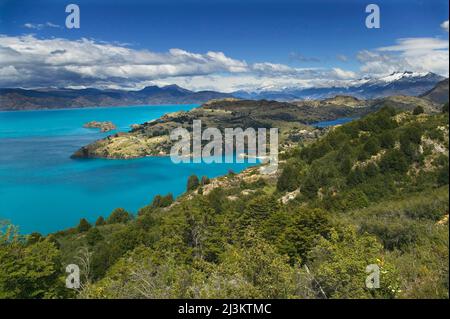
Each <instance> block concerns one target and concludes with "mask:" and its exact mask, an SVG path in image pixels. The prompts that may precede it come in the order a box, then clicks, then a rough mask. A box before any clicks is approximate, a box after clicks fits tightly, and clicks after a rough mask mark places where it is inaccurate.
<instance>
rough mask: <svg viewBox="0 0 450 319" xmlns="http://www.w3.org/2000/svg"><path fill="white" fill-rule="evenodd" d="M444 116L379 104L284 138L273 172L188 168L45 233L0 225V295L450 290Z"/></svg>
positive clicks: (438, 293)
mask: <svg viewBox="0 0 450 319" xmlns="http://www.w3.org/2000/svg"><path fill="white" fill-rule="evenodd" d="M448 121H449V117H448V104H447V105H446V106H444V108H443V110H442V112H441V113H436V114H426V113H424V110H423V109H421V108H420V107H419V108H416V109H415V110H414V111H412V112H399V111H397V110H396V109H395V108H391V107H384V108H382V109H381V110H379V111H377V112H375V113H372V114H369V115H367V116H365V117H363V118H361V119H359V120H355V121H353V122H350V123H348V124H345V125H342V126H336V127H333V128H330V129H328V130H327V131H326V133H324V134H323V135H322V136H320V137H319V138H317V139H315V140H312V141H298V142H297V143H296V145H295V146H294V147H290V148H287V149H285V150H283V151H282V152H281V153H280V169H279V171H278V173H277V174H276V175H262V174H260V173H259V170H258V167H253V168H250V169H247V170H246V171H244V172H242V173H238V174H237V173H233V172H231V171H230V172H229V174H228V175H226V176H223V177H220V178H218V179H209V178H207V177H202V176H191V177H190V178H189V180H188V181H186V192H185V193H184V194H183V195H181V196H180V197H178V198H174V197H173V196H172V195H171V194H161V195H159V196H156V197H155V198H154V199H153V201H152V202H151V203H149V205H148V206H146V207H143V208H142V209H140V210H139V212H138V213H137V214H135V215H133V214H131V213H129V212H127V211H126V210H124V209H122V208H117V209H115V210H114V211H113V212H111V213H110V214H109V215H108V216H106V215H105V216H104V217H99V218H98V220H96V221H88V220H86V219H82V220H81V221H80V222H79V224H78V225H74V227H73V228H71V229H67V230H64V231H60V232H57V233H54V234H49V235H46V236H42V235H40V234H38V233H33V234H30V235H27V236H22V235H20V233H19V232H18V230H17V229H16V228H15V227H14V226H13V225H9V224H6V223H5V224H4V225H3V226H1V231H0V298H93V299H96V298H283V299H284V298H300V299H305V298H306V299H310V298H320V299H333V298H338V299H339V298H363V299H367V298H389V299H390V298H449V287H448V284H449V278H448V269H449V265H448V263H449V256H448V254H449V245H448V240H449V227H448V211H449V208H448V206H449V193H448V192H449V189H448V187H449V186H448V182H449V175H448V174H449V162H448V153H449V145H448V143H449V134H448V132H449V131H448V125H449V123H448ZM69 264H77V265H79V267H80V269H81V287H80V288H79V289H75V290H73V289H67V288H66V287H65V280H66V277H67V275H68V273H66V266H67V265H69ZM372 264H375V265H377V266H379V269H380V287H379V288H377V289H369V288H367V286H366V278H367V276H368V273H367V272H366V267H367V266H368V265H372Z"/></svg>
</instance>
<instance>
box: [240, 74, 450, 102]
mask: <svg viewBox="0 0 450 319" xmlns="http://www.w3.org/2000/svg"><path fill="white" fill-rule="evenodd" d="M444 79H445V78H444V77H442V76H440V75H438V74H435V73H431V72H428V73H415V72H410V71H405V72H394V73H392V74H390V75H388V76H384V77H379V78H367V77H366V78H362V79H358V80H354V81H351V82H349V83H348V84H347V85H346V86H333V87H312V88H295V87H288V88H283V89H279V90H271V89H262V90H256V91H252V92H248V91H237V92H234V93H233V95H234V96H235V97H237V98H244V99H257V100H260V99H268V100H277V101H293V100H317V99H324V98H331V97H334V96H336V95H348V96H354V97H357V98H360V99H374V98H382V97H386V96H392V95H410V96H419V95H421V94H423V93H425V92H427V91H428V90H431V89H433V88H434V87H435V86H436V84H437V83H439V82H441V81H443V80H444Z"/></svg>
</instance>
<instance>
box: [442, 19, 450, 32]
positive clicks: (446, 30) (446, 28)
mask: <svg viewBox="0 0 450 319" xmlns="http://www.w3.org/2000/svg"><path fill="white" fill-rule="evenodd" d="M441 28H442V29H443V30H444V31H445V32H447V33H448V28H449V25H448V20H447V21H444V22H442V24H441Z"/></svg>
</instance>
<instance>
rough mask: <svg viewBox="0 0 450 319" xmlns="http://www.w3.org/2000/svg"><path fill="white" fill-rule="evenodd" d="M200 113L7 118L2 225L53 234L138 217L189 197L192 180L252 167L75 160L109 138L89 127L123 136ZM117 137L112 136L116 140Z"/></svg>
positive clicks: (162, 109) (153, 109)
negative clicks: (163, 197) (165, 197)
mask: <svg viewBox="0 0 450 319" xmlns="http://www.w3.org/2000/svg"><path fill="white" fill-rule="evenodd" d="M193 107H195V105H177V106H145V107H143V106H139V107H137V106H128V107H114V108H90V109H75V110H52V111H24V112H0V220H5V219H6V220H8V221H10V222H12V223H13V224H15V225H18V226H19V227H20V230H21V232H22V233H30V232H33V231H38V232H41V233H49V232H54V231H57V230H61V229H64V228H68V227H72V226H75V225H76V224H77V223H78V221H79V219H80V218H82V217H86V218H87V219H89V220H90V221H95V219H96V218H97V217H98V216H100V215H103V216H105V217H106V216H108V215H109V213H110V212H111V211H112V210H113V209H114V208H117V207H123V208H125V209H127V210H129V211H131V212H133V213H135V212H136V211H137V210H138V209H139V208H140V207H143V206H145V205H147V204H149V203H150V202H151V201H152V199H153V197H154V196H155V195H156V194H167V193H169V192H171V193H173V194H174V195H175V196H176V195H179V194H181V193H182V192H184V190H185V186H186V180H187V178H188V176H189V175H191V174H197V175H199V176H203V175H207V176H209V177H216V176H219V175H223V174H226V173H227V172H228V170H229V169H232V170H233V171H236V172H237V171H240V170H242V169H244V168H245V167H248V166H249V164H214V165H206V164H177V165H176V164H173V163H172V162H171V160H170V158H168V157H162V158H144V159H136V160H103V159H78V160H75V159H71V158H70V155H71V154H72V153H73V152H74V151H75V150H77V149H78V148H80V147H81V146H83V145H86V144H88V143H90V142H92V141H94V140H97V139H99V138H102V137H104V136H106V135H107V133H99V132H98V131H97V130H92V129H85V128H83V127H82V126H83V124H84V123H86V122H88V121H93V120H95V121H112V122H114V123H115V124H116V125H117V127H118V130H119V131H128V130H129V127H130V125H131V124H135V123H143V122H145V121H149V120H152V119H155V118H158V117H160V116H162V115H163V114H166V113H170V112H175V111H179V110H190V109H192V108H193ZM109 134H111V133H109Z"/></svg>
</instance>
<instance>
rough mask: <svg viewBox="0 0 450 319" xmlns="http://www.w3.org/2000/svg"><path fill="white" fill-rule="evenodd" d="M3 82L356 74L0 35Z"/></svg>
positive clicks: (140, 82) (249, 83)
mask: <svg viewBox="0 0 450 319" xmlns="http://www.w3.org/2000/svg"><path fill="white" fill-rule="evenodd" d="M0 75H1V76H0V87H48V86H52V87H75V86H76V87H114V88H120V87H126V88H142V87H143V86H145V85H149V84H154V83H161V84H163V83H164V84H173V83H176V84H180V85H182V86H184V87H186V88H190V89H206V88H207V89H214V90H220V91H232V90H235V89H252V88H258V87H262V86H264V87H269V86H277V87H283V86H288V85H289V86H294V85H299V86H311V85H312V83H317V84H318V85H321V84H323V83H329V82H330V81H341V80H343V79H349V78H353V77H354V76H355V74H354V73H353V72H351V71H345V70H342V69H338V68H335V69H320V68H317V69H314V68H309V69H307V68H293V67H290V66H288V65H284V64H276V63H269V62H261V63H254V64H248V63H247V62H246V61H243V60H237V59H233V58H231V57H228V56H226V55H225V54H224V53H223V52H206V53H203V54H200V53H193V52H188V51H185V50H182V49H171V50H169V51H168V52H164V53H156V52H151V51H148V50H135V49H132V48H129V47H127V46H123V45H119V44H111V43H104V42H96V41H93V40H89V39H80V40H77V41H71V40H67V39H60V38H51V39H39V38H37V37H35V36H33V35H27V36H20V37H13V36H1V35H0Z"/></svg>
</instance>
